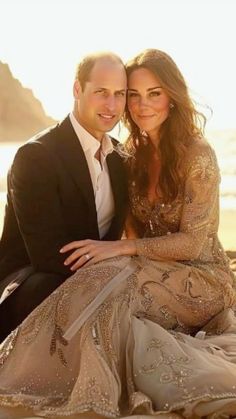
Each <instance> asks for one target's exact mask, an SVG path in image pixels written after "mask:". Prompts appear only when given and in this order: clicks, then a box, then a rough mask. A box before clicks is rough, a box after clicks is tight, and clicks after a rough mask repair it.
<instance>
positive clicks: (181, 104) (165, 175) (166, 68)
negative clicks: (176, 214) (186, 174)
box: [124, 49, 206, 202]
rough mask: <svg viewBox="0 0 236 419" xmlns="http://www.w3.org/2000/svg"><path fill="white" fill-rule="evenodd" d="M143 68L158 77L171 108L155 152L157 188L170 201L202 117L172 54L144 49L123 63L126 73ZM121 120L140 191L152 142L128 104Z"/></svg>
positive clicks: (132, 172) (145, 183)
mask: <svg viewBox="0 0 236 419" xmlns="http://www.w3.org/2000/svg"><path fill="white" fill-rule="evenodd" d="M140 68H146V69H148V70H149V71H151V72H152V73H153V74H154V75H155V76H157V77H158V79H159V81H160V83H161V86H162V88H163V89H164V90H165V92H166V93H167V94H168V96H169V98H170V102H171V103H172V104H173V108H172V109H170V113H169V116H168V118H167V119H166V120H165V121H164V122H163V124H162V126H161V127H160V143H159V153H160V158H161V171H160V176H159V181H158V186H159V189H160V191H161V193H162V195H163V199H164V201H165V202H171V201H173V200H174V199H175V198H176V197H177V195H178V191H179V188H180V187H181V185H182V175H183V174H182V171H181V162H182V161H183V157H184V154H185V152H186V149H187V147H188V145H189V144H190V143H191V142H192V141H194V140H195V139H196V138H197V137H199V136H200V137H202V136H203V131H204V127H205V122H206V118H205V116H204V115H203V114H202V113H200V112H198V111H197V110H196V108H195V106H194V104H193V101H192V100H191V98H190V95H189V92H188V88H187V85H186V82H185V80H184V78H183V76H182V74H181V72H180V70H179V69H178V67H177V65H176V64H175V62H174V61H173V60H172V58H171V57H170V56H169V55H168V54H166V53H165V52H163V51H159V50H156V49H147V50H145V51H143V52H141V53H140V54H139V55H137V56H136V57H135V58H133V59H132V60H131V61H129V62H128V63H127V64H126V71H127V76H128V79H129V76H130V75H131V73H132V72H133V71H135V70H138V69H140ZM124 124H125V126H126V127H127V128H128V130H129V133H130V134H129V137H128V139H127V140H126V143H125V145H124V146H125V149H126V150H127V151H128V152H129V153H131V154H133V155H134V159H130V164H129V172H130V177H131V179H132V178H135V181H136V184H137V186H138V189H139V191H140V192H142V193H145V191H146V190H147V187H148V171H147V170H148V164H149V162H150V159H151V156H152V153H153V147H154V146H153V144H152V142H151V141H148V140H147V138H144V137H143V135H142V133H141V132H140V130H139V128H138V126H137V125H136V124H135V122H134V121H133V120H132V118H131V115H130V112H129V109H128V106H127V107H126V110H125V115H124Z"/></svg>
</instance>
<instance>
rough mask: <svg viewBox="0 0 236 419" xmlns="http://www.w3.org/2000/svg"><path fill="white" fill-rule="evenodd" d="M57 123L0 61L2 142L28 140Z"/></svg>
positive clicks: (0, 129) (0, 132)
mask: <svg viewBox="0 0 236 419" xmlns="http://www.w3.org/2000/svg"><path fill="white" fill-rule="evenodd" d="M55 122H56V121H55V120H54V119H52V118H50V117H49V116H47V115H46V114H45V111H44V109H43V107H42V105H41V103H40V101H39V100H38V99H36V98H35V96H34V94H33V92H32V90H30V89H27V88H25V87H23V86H22V84H21V83H20V81H19V80H17V79H15V78H14V77H13V75H12V73H11V71H10V69H9V67H8V65H7V64H3V63H2V62H1V61H0V141H1V142H3V141H4V142H5V141H24V140H26V139H28V138H30V137H31V136H32V135H34V134H36V133H37V132H38V131H40V130H42V129H44V128H47V127H49V126H51V125H53V124H54V123H55Z"/></svg>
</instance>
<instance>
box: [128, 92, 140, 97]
mask: <svg viewBox="0 0 236 419" xmlns="http://www.w3.org/2000/svg"><path fill="white" fill-rule="evenodd" d="M137 96H138V93H136V92H128V97H137Z"/></svg>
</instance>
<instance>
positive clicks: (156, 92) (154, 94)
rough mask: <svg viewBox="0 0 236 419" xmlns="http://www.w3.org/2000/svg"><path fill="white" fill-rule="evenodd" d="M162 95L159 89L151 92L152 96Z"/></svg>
mask: <svg viewBox="0 0 236 419" xmlns="http://www.w3.org/2000/svg"><path fill="white" fill-rule="evenodd" d="M160 95H161V92H159V91H157V90H156V91H153V92H150V96H151V97H156V96H160Z"/></svg>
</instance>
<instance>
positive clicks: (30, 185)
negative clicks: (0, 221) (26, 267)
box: [9, 143, 71, 276]
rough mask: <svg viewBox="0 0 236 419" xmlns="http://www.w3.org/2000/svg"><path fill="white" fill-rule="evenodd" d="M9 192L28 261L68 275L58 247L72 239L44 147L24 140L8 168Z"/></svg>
mask: <svg viewBox="0 0 236 419" xmlns="http://www.w3.org/2000/svg"><path fill="white" fill-rule="evenodd" d="M9 176H10V186H11V196H12V201H13V205H14V210H15V214H16V217H17V222H18V225H19V228H20V231H21V234H22V237H23V240H24V242H25V246H26V248H27V252H28V255H29V258H30V261H31V264H32V265H33V267H34V268H35V269H36V270H37V271H42V272H55V273H58V274H60V275H63V276H69V275H70V270H69V269H68V268H67V267H65V266H64V264H63V262H64V259H65V256H64V255H61V254H60V253H59V250H60V248H61V247H62V246H63V245H64V244H65V243H68V242H70V241H71V237H70V236H68V233H67V231H66V228H65V221H64V220H63V214H62V212H61V207H60V202H59V199H60V197H59V194H58V191H57V188H58V186H57V181H56V174H55V171H54V169H53V162H52V161H50V158H49V156H48V154H47V153H46V151H45V150H44V147H43V146H42V145H40V144H38V143H32V144H30V143H29V144H27V145H25V146H23V147H22V148H21V149H20V150H19V151H18V153H17V155H16V157H15V160H14V163H13V166H12V169H11V172H10V175H9Z"/></svg>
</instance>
